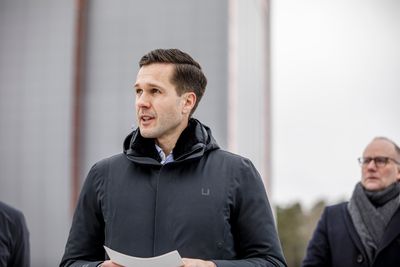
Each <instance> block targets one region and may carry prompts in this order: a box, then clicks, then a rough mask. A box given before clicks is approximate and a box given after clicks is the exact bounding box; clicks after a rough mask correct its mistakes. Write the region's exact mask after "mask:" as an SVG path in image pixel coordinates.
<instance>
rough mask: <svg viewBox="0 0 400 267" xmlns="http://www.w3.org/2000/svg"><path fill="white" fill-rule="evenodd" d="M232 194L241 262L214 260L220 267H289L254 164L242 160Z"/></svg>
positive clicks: (233, 221)
mask: <svg viewBox="0 0 400 267" xmlns="http://www.w3.org/2000/svg"><path fill="white" fill-rule="evenodd" d="M240 166H241V167H240V170H239V171H238V172H237V173H238V177H237V178H236V179H235V183H236V186H235V192H234V194H233V207H232V210H233V215H232V216H233V217H232V221H231V224H232V232H233V233H234V235H235V237H234V238H235V240H236V242H237V244H236V246H237V251H238V260H214V263H215V264H216V265H217V266H218V267H255V266H260V267H261V266H262V267H267V266H286V263H285V259H284V256H283V252H282V249H281V245H280V241H279V238H278V234H277V230H276V227H275V221H274V218H273V214H272V211H271V206H270V204H269V201H268V197H267V194H266V191H265V187H264V184H263V182H262V180H261V177H260V175H259V173H258V172H257V170H256V168H255V167H254V165H253V164H252V163H251V161H250V160H248V159H242V162H241V164H240Z"/></svg>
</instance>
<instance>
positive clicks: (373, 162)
mask: <svg viewBox="0 0 400 267" xmlns="http://www.w3.org/2000/svg"><path fill="white" fill-rule="evenodd" d="M367 168H368V169H376V163H375V160H371V161H370V162H368V165H367Z"/></svg>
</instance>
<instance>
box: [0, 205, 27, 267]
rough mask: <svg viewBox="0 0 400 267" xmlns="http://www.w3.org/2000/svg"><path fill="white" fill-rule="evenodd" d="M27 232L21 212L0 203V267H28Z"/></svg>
mask: <svg viewBox="0 0 400 267" xmlns="http://www.w3.org/2000/svg"><path fill="white" fill-rule="evenodd" d="M29 266H30V250H29V232H28V227H27V226H26V222H25V217H24V215H23V214H22V212H21V211H19V210H17V209H15V208H13V207H11V206H9V205H7V204H5V203H3V202H1V201H0V267H29Z"/></svg>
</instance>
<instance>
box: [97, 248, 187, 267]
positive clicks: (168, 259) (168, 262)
mask: <svg viewBox="0 0 400 267" xmlns="http://www.w3.org/2000/svg"><path fill="white" fill-rule="evenodd" d="M104 249H105V250H106V252H107V254H108V256H109V257H110V259H111V260H112V261H113V262H114V263H116V264H119V265H122V266H124V267H160V266H162V267H181V266H183V261H182V258H181V256H180V255H179V253H178V251H176V250H174V251H171V252H168V253H166V254H163V255H160V256H157V257H152V258H138V257H132V256H129V255H125V254H122V253H119V252H117V251H115V250H112V249H111V248H108V247H106V246H104Z"/></svg>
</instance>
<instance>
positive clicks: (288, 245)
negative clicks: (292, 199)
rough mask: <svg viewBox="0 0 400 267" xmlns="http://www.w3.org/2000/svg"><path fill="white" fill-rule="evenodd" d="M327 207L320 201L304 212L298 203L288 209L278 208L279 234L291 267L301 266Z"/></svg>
mask: <svg viewBox="0 0 400 267" xmlns="http://www.w3.org/2000/svg"><path fill="white" fill-rule="evenodd" d="M325 206H326V203H325V201H324V200H320V201H318V202H317V203H316V204H315V205H314V206H313V207H312V208H311V209H310V210H304V209H303V208H302V206H301V204H300V203H298V202H297V203H294V204H292V205H290V206H287V207H280V206H277V208H276V216H277V227H278V233H279V238H280V240H281V244H282V249H283V252H284V254H285V258H286V262H287V264H288V266H289V267H299V266H301V262H302V260H303V258H304V256H305V253H306V249H307V245H308V242H309V241H310V239H311V237H312V234H313V232H314V230H315V227H316V225H317V223H318V220H319V218H320V216H321V214H322V211H323V209H324V207H325Z"/></svg>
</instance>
